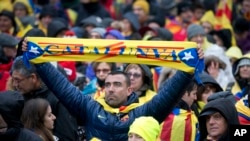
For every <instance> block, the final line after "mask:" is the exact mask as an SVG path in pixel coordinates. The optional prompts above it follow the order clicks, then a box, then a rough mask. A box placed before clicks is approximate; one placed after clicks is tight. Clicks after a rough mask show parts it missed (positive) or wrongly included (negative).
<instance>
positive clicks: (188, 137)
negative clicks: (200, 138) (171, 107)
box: [184, 111, 192, 141]
mask: <svg viewBox="0 0 250 141" xmlns="http://www.w3.org/2000/svg"><path fill="white" fill-rule="evenodd" d="M191 122H192V121H191V113H190V112H189V111H187V119H186V124H185V135H184V141H191V136H192V124H191Z"/></svg>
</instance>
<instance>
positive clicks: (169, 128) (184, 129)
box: [159, 108, 198, 141]
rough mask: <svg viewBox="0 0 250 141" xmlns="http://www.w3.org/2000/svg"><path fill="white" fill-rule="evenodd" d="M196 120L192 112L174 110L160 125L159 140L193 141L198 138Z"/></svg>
mask: <svg viewBox="0 0 250 141" xmlns="http://www.w3.org/2000/svg"><path fill="white" fill-rule="evenodd" d="M197 128H198V119H197V117H196V116H195V114H194V112H193V111H188V110H184V109H180V108H175V109H174V110H173V111H172V113H171V114H169V116H168V117H167V118H166V119H165V120H164V122H163V123H162V124H161V133H160V136H159V139H160V140H164V141H195V140H197V138H196V137H197V136H198V129H197Z"/></svg>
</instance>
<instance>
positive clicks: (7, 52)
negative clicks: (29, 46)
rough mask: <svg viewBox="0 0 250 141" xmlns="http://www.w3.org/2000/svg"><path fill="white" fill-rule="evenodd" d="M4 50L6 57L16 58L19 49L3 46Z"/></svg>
mask: <svg viewBox="0 0 250 141" xmlns="http://www.w3.org/2000/svg"><path fill="white" fill-rule="evenodd" d="M3 52H4V54H5V56H6V57H8V58H12V59H14V58H15V57H16V53H17V49H16V48H9V47H3Z"/></svg>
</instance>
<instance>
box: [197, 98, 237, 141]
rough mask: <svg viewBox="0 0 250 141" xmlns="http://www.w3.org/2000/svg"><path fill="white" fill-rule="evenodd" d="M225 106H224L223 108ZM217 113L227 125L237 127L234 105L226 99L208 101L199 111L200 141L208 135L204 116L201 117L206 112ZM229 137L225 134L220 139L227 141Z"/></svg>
mask: <svg viewBox="0 0 250 141" xmlns="http://www.w3.org/2000/svg"><path fill="white" fill-rule="evenodd" d="M225 105H226V106H225ZM214 110H215V111H218V112H219V113H220V114H221V115H222V116H223V117H224V118H225V119H226V121H227V123H228V125H237V124H239V120H238V113H237V110H236V108H235V106H234V104H233V103H232V102H231V101H230V100H228V99H226V98H219V99H215V100H212V101H209V102H208V103H207V104H206V105H205V107H204V109H203V110H202V111H201V113H200V115H199V118H198V120H199V123H200V139H201V140H204V139H206V137H207V135H208V133H207V129H206V116H205V115H203V114H204V113H205V112H207V111H214ZM228 137H229V133H228V132H226V133H225V134H224V136H222V137H221V138H224V140H227V139H228Z"/></svg>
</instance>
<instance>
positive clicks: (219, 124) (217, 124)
mask: <svg viewBox="0 0 250 141" xmlns="http://www.w3.org/2000/svg"><path fill="white" fill-rule="evenodd" d="M206 127H207V132H208V136H210V137H211V138H213V139H214V140H218V139H219V138H220V137H221V136H222V135H223V134H224V133H225V132H226V130H227V128H228V127H227V122H226V120H225V118H224V117H223V116H222V115H221V114H220V113H219V112H216V113H214V114H211V115H208V116H207V117H206Z"/></svg>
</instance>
